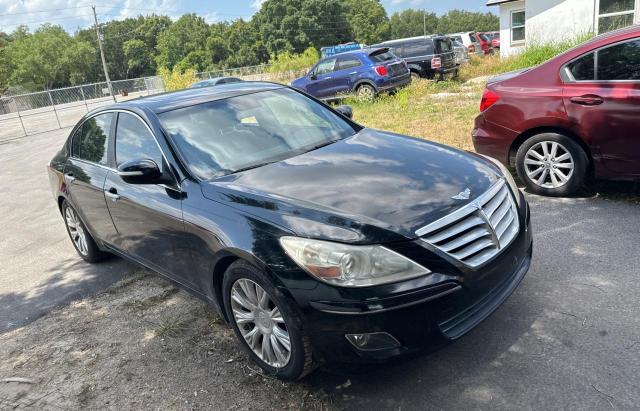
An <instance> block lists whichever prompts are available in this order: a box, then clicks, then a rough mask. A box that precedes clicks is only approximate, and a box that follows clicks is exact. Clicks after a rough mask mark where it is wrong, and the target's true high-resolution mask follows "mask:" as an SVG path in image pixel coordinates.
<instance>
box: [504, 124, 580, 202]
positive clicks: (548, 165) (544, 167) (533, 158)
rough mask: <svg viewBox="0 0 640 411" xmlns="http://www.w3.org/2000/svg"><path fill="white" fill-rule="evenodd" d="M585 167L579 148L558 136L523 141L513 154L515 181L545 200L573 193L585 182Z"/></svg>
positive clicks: (570, 141)
mask: <svg viewBox="0 0 640 411" xmlns="http://www.w3.org/2000/svg"><path fill="white" fill-rule="evenodd" d="M588 165H589V159H588V157H587V154H586V153H585V151H584V150H583V149H582V147H580V145H579V144H578V143H576V142H575V141H573V140H572V139H571V138H569V137H567V136H565V135H563V134H558V133H543V134H538V135H536V136H534V137H532V138H530V139H528V140H526V141H525V142H524V143H523V144H522V145H521V146H520V148H519V149H518V152H517V154H516V170H517V172H518V177H520V180H522V182H524V184H525V185H526V186H527V188H528V189H529V191H531V192H533V193H535V194H539V195H544V196H551V197H566V196H569V195H571V194H573V193H575V192H576V191H577V190H579V189H580V188H581V187H582V186H583V184H584V182H585V180H586V176H587V168H588Z"/></svg>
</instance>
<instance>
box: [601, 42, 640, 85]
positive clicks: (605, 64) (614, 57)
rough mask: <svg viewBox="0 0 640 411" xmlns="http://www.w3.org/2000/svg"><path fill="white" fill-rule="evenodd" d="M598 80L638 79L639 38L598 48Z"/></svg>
mask: <svg viewBox="0 0 640 411" xmlns="http://www.w3.org/2000/svg"><path fill="white" fill-rule="evenodd" d="M598 80H640V40H635V41H629V42H626V43H622V44H618V45H615V46H611V47H607V48H604V49H601V50H599V51H598Z"/></svg>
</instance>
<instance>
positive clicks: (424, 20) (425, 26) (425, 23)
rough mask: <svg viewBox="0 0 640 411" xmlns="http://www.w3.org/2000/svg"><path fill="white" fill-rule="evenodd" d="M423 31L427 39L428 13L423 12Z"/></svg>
mask: <svg viewBox="0 0 640 411" xmlns="http://www.w3.org/2000/svg"><path fill="white" fill-rule="evenodd" d="M422 29H423V30H424V36H425V37H427V11H426V10H422Z"/></svg>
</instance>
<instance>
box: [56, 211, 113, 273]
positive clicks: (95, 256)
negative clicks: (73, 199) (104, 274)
mask: <svg viewBox="0 0 640 411" xmlns="http://www.w3.org/2000/svg"><path fill="white" fill-rule="evenodd" d="M67 208H70V209H71V210H73V212H74V213H75V215H76V218H77V219H78V224H80V225H81V226H82V230H83V231H84V235H85V236H86V240H87V255H84V254H82V253H81V252H80V250H78V247H77V246H76V243H75V242H74V241H73V238H71V232H70V231H69V226H67V217H66V212H67ZM62 219H63V220H64V227H65V229H66V230H67V235H68V236H69V240H71V244H72V245H73V248H75V250H76V252H77V253H78V255H79V256H80V257H81V258H82V259H83V260H85V261H86V262H88V263H96V262H98V261H100V260H102V259H103V258H104V253H103V252H102V251H100V249H99V248H98V245H97V244H96V242H95V241H94V239H93V237H92V236H91V234H90V233H89V231H88V230H87V226H86V225H85V224H84V222H82V219H81V218H80V214H78V211H77V210H76V209H75V208H73V206H72V205H71V204H69V202H68V201H67V200H64V201H63V202H62Z"/></svg>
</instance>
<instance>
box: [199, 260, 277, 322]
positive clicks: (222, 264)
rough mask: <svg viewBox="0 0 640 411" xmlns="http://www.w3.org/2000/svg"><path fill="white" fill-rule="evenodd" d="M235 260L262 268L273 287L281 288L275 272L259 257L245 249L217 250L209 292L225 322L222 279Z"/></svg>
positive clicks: (227, 316) (227, 319)
mask: <svg viewBox="0 0 640 411" xmlns="http://www.w3.org/2000/svg"><path fill="white" fill-rule="evenodd" d="M236 261H244V262H246V263H249V264H251V265H253V266H255V267H256V268H258V269H260V270H262V271H263V272H264V273H265V274H266V275H267V276H268V277H269V278H270V279H271V281H272V283H273V285H274V287H277V288H281V287H280V283H279V281H278V279H277V277H276V276H275V274H274V273H273V272H272V271H271V270H270V269H269V267H268V266H267V264H266V263H265V262H264V261H262V260H261V259H260V258H259V257H257V256H255V255H253V254H252V253H249V252H247V251H245V250H242V249H237V248H227V249H224V250H221V251H219V252H218V254H217V255H216V258H215V261H214V263H213V271H212V281H211V293H212V294H213V297H214V298H215V303H216V305H218V309H219V311H220V313H221V314H222V316H223V317H224V319H225V321H227V322H228V321H229V315H228V313H227V312H226V310H225V308H224V302H223V301H224V300H223V296H222V281H223V279H224V273H225V272H226V271H227V269H228V268H229V267H230V266H231V264H233V263H235V262H236Z"/></svg>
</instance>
